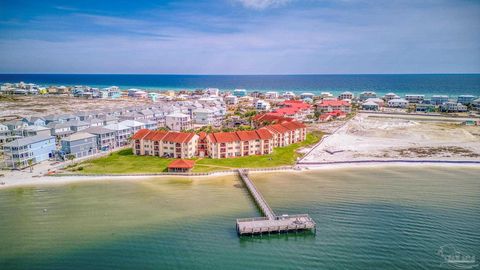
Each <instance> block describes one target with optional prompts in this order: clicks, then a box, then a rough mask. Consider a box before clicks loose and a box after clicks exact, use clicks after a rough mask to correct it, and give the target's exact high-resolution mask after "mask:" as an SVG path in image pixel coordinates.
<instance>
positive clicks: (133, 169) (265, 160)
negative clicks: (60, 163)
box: [66, 132, 323, 174]
mask: <svg viewBox="0 0 480 270" xmlns="http://www.w3.org/2000/svg"><path fill="white" fill-rule="evenodd" d="M322 136H323V133H321V132H313V133H312V132H311V133H308V134H307V139H306V140H305V141H302V142H299V143H295V144H292V145H289V146H286V147H278V148H275V149H274V150H273V153H272V154H269V155H262V156H249V157H237V158H225V159H211V158H199V159H197V160H196V164H195V167H194V168H193V170H192V171H193V172H212V171H224V170H231V169H236V168H266V167H278V166H288V165H293V164H295V161H296V160H297V158H298V157H300V156H301V154H300V153H298V152H297V150H298V149H300V148H302V147H307V146H310V145H313V144H315V143H317V142H318V141H319V140H320V138H321V137H322ZM172 160H174V159H171V158H161V157H153V156H136V155H134V154H133V152H132V149H124V150H120V151H117V152H113V153H111V154H110V155H108V156H105V157H100V158H97V159H93V160H88V161H84V162H81V163H79V164H77V165H74V166H71V167H69V168H66V170H67V171H69V172H74V173H81V174H130V173H131V174H135V173H161V172H166V171H167V166H168V164H169V163H170V162H171V161H172Z"/></svg>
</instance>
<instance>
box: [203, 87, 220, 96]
mask: <svg viewBox="0 0 480 270" xmlns="http://www.w3.org/2000/svg"><path fill="white" fill-rule="evenodd" d="M205 92H206V93H207V94H208V95H209V96H218V94H219V93H220V90H219V89H218V88H207V89H205Z"/></svg>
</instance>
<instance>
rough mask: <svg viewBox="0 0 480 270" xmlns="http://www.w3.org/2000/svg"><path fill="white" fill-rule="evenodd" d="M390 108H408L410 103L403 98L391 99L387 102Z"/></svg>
mask: <svg viewBox="0 0 480 270" xmlns="http://www.w3.org/2000/svg"><path fill="white" fill-rule="evenodd" d="M387 104H388V107H390V108H407V107H408V101H407V100H406V99H403V98H395V99H391V100H389V101H388V102H387Z"/></svg>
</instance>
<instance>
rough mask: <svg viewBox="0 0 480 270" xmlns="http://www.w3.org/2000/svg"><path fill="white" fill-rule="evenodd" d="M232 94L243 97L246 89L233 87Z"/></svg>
mask: <svg viewBox="0 0 480 270" xmlns="http://www.w3.org/2000/svg"><path fill="white" fill-rule="evenodd" d="M233 95H234V96H236V97H244V96H246V95H247V90H245V89H235V90H233Z"/></svg>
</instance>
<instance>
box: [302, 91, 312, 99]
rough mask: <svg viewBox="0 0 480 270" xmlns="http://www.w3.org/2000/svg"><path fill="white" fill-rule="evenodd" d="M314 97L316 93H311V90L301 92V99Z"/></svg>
mask: <svg viewBox="0 0 480 270" xmlns="http://www.w3.org/2000/svg"><path fill="white" fill-rule="evenodd" d="M314 97H315V94H313V93H309V92H305V93H301V94H300V99H303V100H305V99H311V100H313V98H314Z"/></svg>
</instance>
